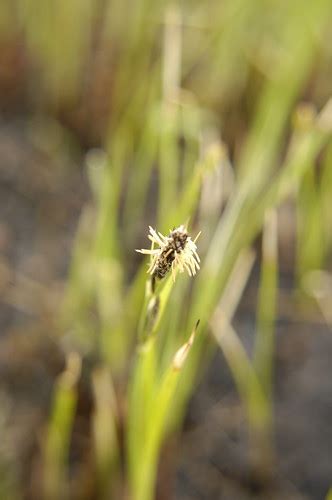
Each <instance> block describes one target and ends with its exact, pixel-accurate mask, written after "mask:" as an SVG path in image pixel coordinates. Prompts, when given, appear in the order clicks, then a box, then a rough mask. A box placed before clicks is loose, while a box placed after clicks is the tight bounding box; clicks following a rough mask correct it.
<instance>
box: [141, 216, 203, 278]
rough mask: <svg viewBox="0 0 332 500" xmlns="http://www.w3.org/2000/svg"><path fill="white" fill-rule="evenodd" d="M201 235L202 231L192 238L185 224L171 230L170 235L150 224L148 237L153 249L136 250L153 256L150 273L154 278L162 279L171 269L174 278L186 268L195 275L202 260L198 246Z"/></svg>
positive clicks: (190, 273)
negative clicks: (165, 234)
mask: <svg viewBox="0 0 332 500" xmlns="http://www.w3.org/2000/svg"><path fill="white" fill-rule="evenodd" d="M199 235H200V233H199V234H198V235H197V236H196V238H195V239H194V240H192V239H191V237H190V236H189V235H188V233H187V229H186V228H185V226H183V225H181V226H179V227H178V228H176V229H173V231H170V233H169V235H168V236H163V235H162V234H161V233H159V232H158V233H157V231H155V230H154V229H153V228H152V227H151V226H150V227H149V235H148V238H149V239H150V240H151V242H152V246H151V249H150V250H147V249H141V250H136V252H140V253H143V254H147V255H150V256H151V261H150V266H149V269H148V273H150V274H151V275H152V276H153V277H154V278H159V279H162V278H164V277H165V276H166V274H167V273H168V272H169V271H170V270H172V275H173V280H175V276H176V272H177V271H179V272H180V273H183V271H184V270H186V271H187V272H188V274H189V276H194V275H195V274H196V271H197V270H198V269H199V262H200V259H199V256H198V254H197V246H196V240H197V238H198V237H199ZM155 245H157V248H155Z"/></svg>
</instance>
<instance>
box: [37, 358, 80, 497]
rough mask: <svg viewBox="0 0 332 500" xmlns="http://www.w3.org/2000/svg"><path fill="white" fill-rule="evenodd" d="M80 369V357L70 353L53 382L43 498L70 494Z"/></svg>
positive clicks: (45, 455) (46, 441) (45, 451)
mask: <svg viewBox="0 0 332 500" xmlns="http://www.w3.org/2000/svg"><path fill="white" fill-rule="evenodd" d="M80 372H81V358H80V357H79V356H78V355H77V354H76V353H71V354H70V355H69V356H68V358H67V368H66V370H65V371H64V372H63V373H62V374H61V375H60V376H59V378H58V380H57V383H56V387H55V393H54V397H53V406H52V412H51V415H50V420H49V424H48V429H47V435H46V439H45V447H44V473H43V486H44V494H45V498H48V499H50V500H58V499H59V498H63V499H65V498H69V497H70V495H69V491H68V481H67V480H66V474H67V466H68V454H69V445H70V436H71V431H72V427H73V422H74V416H75V410H76V403H77V388H76V386H77V383H78V380H79V377H80Z"/></svg>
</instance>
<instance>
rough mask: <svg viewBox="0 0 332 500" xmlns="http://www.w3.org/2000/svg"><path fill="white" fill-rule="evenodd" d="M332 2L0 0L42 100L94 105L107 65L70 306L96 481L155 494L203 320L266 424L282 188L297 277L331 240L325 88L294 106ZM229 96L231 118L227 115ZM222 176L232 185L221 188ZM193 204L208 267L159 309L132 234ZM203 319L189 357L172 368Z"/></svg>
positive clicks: (68, 404)
mask: <svg viewBox="0 0 332 500" xmlns="http://www.w3.org/2000/svg"><path fill="white" fill-rule="evenodd" d="M330 11H331V7H330V3H329V2H328V1H327V0H318V1H316V2H310V1H305V2H300V1H294V2H288V3H287V2H279V3H274V4H273V5H271V3H270V2H265V1H256V0H255V1H252V2H247V1H246V0H236V1H231V0H225V1H224V2H218V1H211V2H208V3H207V4H204V5H203V4H202V3H201V2H196V1H193V2H184V3H181V4H180V3H179V4H177V3H174V4H171V5H165V4H164V3H163V2H157V1H151V0H138V1H136V2H128V3H127V4H125V3H123V2H120V1H119V0H115V1H112V2H111V1H105V2H92V1H91V0H84V1H81V0H80V1H79V0H76V1H75V2H67V1H64V0H63V1H61V2H58V3H57V4H54V3H52V4H51V3H48V2H44V1H42V0H31V1H25V0H20V1H16V2H11V1H10V0H7V1H3V2H2V4H1V6H0V27H2V34H3V35H2V36H3V37H4V36H6V37H7V38H8V37H9V38H10V37H15V36H17V35H18V34H19V35H20V36H21V38H22V40H23V43H24V45H25V47H26V50H27V53H28V56H29V58H30V59H31V60H32V61H33V65H32V66H31V68H30V72H28V80H29V85H30V88H31V93H32V96H33V98H34V99H37V96H38V93H39V92H40V93H41V95H42V96H43V100H44V102H45V103H47V104H46V109H47V106H53V108H54V109H55V110H58V109H61V108H64V109H66V106H73V107H75V106H78V107H79V106H82V107H83V108H84V109H86V110H87V111H86V113H87V116H88V117H89V112H91V107H89V105H90V102H89V98H90V94H89V92H92V90H91V88H93V85H95V86H96V87H97V88H98V85H101V83H100V82H101V81H102V78H103V74H104V73H106V74H107V75H108V80H107V81H109V82H110V85H109V88H108V89H107V92H105V91H104V93H103V94H102V99H103V100H102V103H103V106H102V107H101V108H100V113H101V114H106V115H107V119H106V123H107V125H106V126H105V127H104V129H103V132H102V134H101V136H102V137H101V139H100V144H99V146H100V150H98V151H96V150H94V151H92V152H90V153H89V154H88V156H87V172H88V178H89V180H90V184H91V192H92V198H91V202H90V204H89V206H87V207H85V209H84V210H83V213H82V216H81V220H80V224H79V229H78V232H77V237H76V243H75V246H74V250H73V255H72V263H71V269H70V273H69V277H68V287H67V294H66V298H65V304H64V308H63V311H62V319H61V324H62V326H63V329H64V330H65V331H66V332H67V331H69V332H70V333H69V334H67V335H66V336H65V337H64V340H63V345H64V346H65V347H64V348H65V349H66V348H68V347H67V346H69V348H70V349H71V350H72V349H74V350H76V351H77V352H79V353H80V355H81V356H83V357H85V356H86V357H87V358H89V357H97V358H98V360H99V362H100V364H101V365H102V368H100V371H95V372H94V373H93V375H92V381H93V382H92V383H93V390H94V396H95V399H94V406H95V410H94V417H93V430H92V434H93V441H94V458H95V462H96V464H95V465H96V475H97V476H98V479H97V482H98V488H99V493H100V495H101V497H105V498H108V497H107V495H108V494H111V493H112V494H113V495H116V494H118V491H119V490H118V488H119V486H118V485H119V484H120V482H121V481H122V482H123V483H124V484H125V485H126V486H125V488H130V493H131V498H133V499H139V500H149V499H152V498H153V496H154V486H155V480H156V474H157V468H158V461H159V455H160V451H161V447H162V443H163V441H164V439H165V438H166V436H167V434H168V433H169V432H171V430H172V429H174V428H175V427H178V426H179V425H180V424H181V419H182V418H183V415H184V413H185V409H186V404H187V401H188V398H189V397H190V395H191V394H192V392H193V390H194V387H195V381H196V379H197V377H198V374H199V373H200V372H201V368H202V367H203V366H204V360H206V359H209V358H208V356H205V355H206V354H207V353H208V352H210V350H211V347H212V348H213V347H214V344H213V341H212V340H211V339H210V338H209V336H208V331H209V324H211V328H212V330H213V333H214V336H215V337H216V339H217V342H218V344H219V345H220V347H221V349H222V351H223V353H224V355H225V359H226V362H227V363H228V364H229V365H230V368H231V371H232V373H233V376H234V379H235V381H236V384H237V387H238V389H239V393H240V396H241V398H242V400H243V402H244V404H245V406H246V408H247V411H248V420H249V424H250V425H251V428H255V427H257V426H258V427H260V428H261V427H263V428H264V430H267V431H268V432H267V433H265V435H264V439H267V440H269V439H271V425H272V420H273V418H272V412H273V407H272V404H271V402H272V374H273V345H274V334H273V330H274V328H273V326H274V321H275V308H276V294H277V275H278V266H277V262H278V260H277V227H276V217H277V216H276V211H277V207H278V205H279V204H280V203H282V202H283V200H284V199H286V198H287V197H291V198H292V199H293V200H294V201H295V203H296V205H297V216H298V220H299V229H298V245H297V270H298V275H299V277H303V276H304V275H305V274H306V273H307V272H308V271H311V270H313V269H314V268H316V267H321V266H323V265H324V258H325V257H326V255H327V254H328V251H329V249H330V247H331V231H330V230H329V232H327V229H328V224H329V213H330V208H331V194H332V179H331V145H330V142H329V141H330V135H331V130H332V118H331V116H332V111H331V106H330V105H328V106H326V108H324V109H325V110H324V111H323V112H322V113H320V114H316V113H312V115H310V119H308V113H307V108H305V107H303V106H300V107H297V103H298V101H299V100H300V99H301V98H302V97H303V96H304V95H305V89H306V87H307V86H308V82H309V79H310V76H311V72H312V69H313V67H314V64H315V58H317V57H318V56H319V55H320V54H323V55H324V54H326V53H327V52H328V51H327V45H326V44H327V43H328V42H327V41H326V39H325V36H326V31H325V30H326V27H327V23H328V20H329V17H330V15H331V12H330ZM299 12H301V15H299ZM330 21H331V20H330ZM37 76H38V77H41V78H36V77H37ZM101 87H102V85H101ZM308 92H309V90H308ZM93 95H94V94H93V92H92V96H93ZM324 97H326V98H327V97H328V96H324ZM310 98H312V99H315V95H313V96H310ZM68 103H69V104H68ZM41 107H42V104H41ZM242 108H243V109H242ZM295 108H297V110H298V111H297V114H298V116H297V121H296V120H295V124H293V125H292V122H291V116H292V113H293V111H294V109H295ZM44 109H45V108H44ZM232 113H233V115H236V120H235V122H234V121H232V120H230V121H228V119H227V117H228V116H230V115H231V114H232ZM92 116H94V117H95V118H96V115H92ZM97 118H98V115H97ZM234 123H235V124H236V125H235V126H234ZM93 125H94V124H93V121H91V127H93ZM221 138H222V139H223V141H222V140H221ZM228 139H229V141H230V143H231V144H230V148H229V149H230V151H229V154H230V157H229V156H228V152H227V146H226V145H225V142H226V143H227V141H228ZM325 147H327V149H326V152H325V154H321V152H322V151H324V148H325ZM322 158H323V161H321V159H322ZM316 164H317V165H318V164H319V166H320V168H321V170H319V171H318V172H317V171H316V169H315V166H316ZM230 172H232V173H231V175H232V176H233V181H232V185H231V186H230V185H228V186H227V183H226V181H225V179H226V178H229V177H230ZM227 176H228V177H227ZM220 179H221V180H222V182H224V185H223V186H222V189H224V190H225V196H224V197H223V198H222V199H221V195H220V192H218V191H217V196H216V195H215V192H214V184H215V183H216V182H219V180H220ZM202 192H203V194H204V199H205V204H204V205H203V202H202V201H201V193H202ZM222 209H223V213H222V215H221V210H222ZM271 214H272V215H271ZM186 221H190V222H189V227H190V231H191V230H195V231H196V229H197V230H201V231H202V236H201V239H200V240H199V248H200V255H201V258H202V268H201V271H200V273H199V274H198V276H197V277H196V278H195V279H194V280H191V279H189V278H188V277H184V276H179V277H178V279H177V282H176V283H175V284H174V285H173V283H172V282H171V280H169V281H167V282H166V283H165V285H164V287H163V286H162V284H161V290H160V291H158V294H159V300H160V304H159V309H158V311H157V314H156V317H155V318H154V319H153V324H152V325H151V324H150V323H147V322H146V321H147V316H148V314H149V313H148V308H149V304H150V306H151V300H152V298H153V297H151V290H149V289H148V287H147V286H146V280H147V276H146V273H145V270H146V262H145V259H143V261H142V262H139V261H138V258H137V255H136V258H135V254H134V249H135V248H137V247H140V246H141V245H142V244H143V242H144V240H145V238H146V231H147V228H148V226H149V225H153V226H154V225H157V226H158V229H159V230H160V231H162V232H167V231H168V230H169V229H170V228H172V227H173V226H177V225H179V224H182V223H186ZM261 231H263V252H262V262H261V285H260V299H259V305H258V321H257V334H256V347H255V356H254V359H253V360H251V359H250V358H249V356H248V355H247V353H246V351H245V350H244V348H243V346H242V345H241V343H240V340H239V339H238V337H237V335H236V332H235V331H234V329H233V328H232V326H231V321H232V316H233V314H234V312H235V308H236V305H237V303H238V301H239V299H240V296H241V293H242V290H243V287H244V285H245V282H246V280H247V278H248V276H249V272H250V269H251V264H252V257H250V254H248V249H249V247H250V246H251V244H252V242H253V240H254V238H255V237H256V236H257V235H258V234H259V233H260V232H261ZM308 231H310V241H309V242H308V241H307V233H308ZM325 235H326V237H325ZM323 236H324V238H323ZM248 255H249V257H248ZM242 259H244V260H242ZM239 263H240V264H239ZM239 269H240V270H241V273H240V277H239V275H238V274H237V272H238V270H239ZM145 294H146V295H145ZM220 304H222V308H220ZM211 318H213V320H212V322H211ZM198 319H200V320H201V323H200V327H199V334H197V338H196V340H195V343H194V345H193V346H191V344H192V337H190V338H191V341H190V342H189V343H190V347H192V348H191V351H190V355H189V357H188V360H187V361H186V363H185V364H184V365H183V366H182V363H181V370H180V369H179V368H178V366H176V367H175V368H174V366H175V365H174V363H175V364H176V363H177V362H178V359H179V357H181V355H182V354H181V353H184V352H185V351H186V349H187V348H188V346H189V344H188V343H186V342H188V338H189V335H190V332H192V330H193V328H194V325H195V324H196V322H197V320H198ZM181 346H182V347H181ZM66 373H67V372H66ZM65 377H66V375H64V376H63V377H62V378H61V379H60V381H59V382H58V383H57V384H56V387H55V396H54V398H55V402H54V408H53V411H52V414H51V416H50V423H49V431H48V434H47V437H46V444H45V450H46V451H45V470H44V475H45V478H44V483H45V488H46V491H47V492H48V493H47V494H48V495H49V497H48V498H51V497H52V496H53V497H54V498H55V497H56V495H59V494H60V493H59V492H62V491H67V486H66V481H67V479H66V474H65V471H66V467H67V465H68V447H69V442H70V433H71V427H72V424H73V421H74V409H75V398H76V389H75V388H74V387H72V386H70V387H69V388H68V386H67V383H64V381H65V380H66V378H65ZM77 377H78V373H77ZM75 382H77V381H76V380H75ZM113 384H114V392H115V395H114V397H113ZM120 388H121V394H120V395H119V394H118V393H117V391H120ZM119 400H121V401H123V400H124V401H125V403H122V405H123V407H124V408H125V410H123V408H122V411H121V412H120V411H119V408H117V405H119ZM120 429H121V433H122V434H123V436H122V441H121V439H119V437H120ZM103 438H105V440H104V439H103ZM124 443H125V444H124ZM258 443H259V446H261V447H264V446H265V444H266V441H265V442H263V441H258ZM256 445H257V442H256ZM263 451H264V452H265V451H266V450H263ZM121 460H122V462H123V463H122V464H120V462H121ZM66 462H67V463H66ZM121 469H123V470H121ZM112 484H113V485H114V484H116V485H117V487H116V488H113V486H112ZM61 494H62V493H61Z"/></svg>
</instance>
